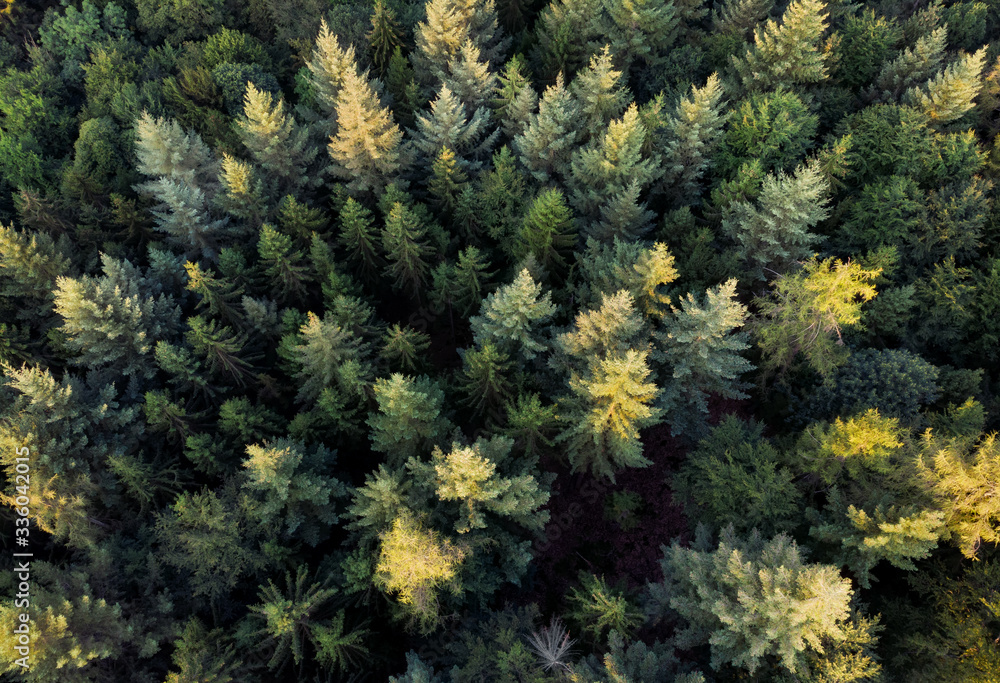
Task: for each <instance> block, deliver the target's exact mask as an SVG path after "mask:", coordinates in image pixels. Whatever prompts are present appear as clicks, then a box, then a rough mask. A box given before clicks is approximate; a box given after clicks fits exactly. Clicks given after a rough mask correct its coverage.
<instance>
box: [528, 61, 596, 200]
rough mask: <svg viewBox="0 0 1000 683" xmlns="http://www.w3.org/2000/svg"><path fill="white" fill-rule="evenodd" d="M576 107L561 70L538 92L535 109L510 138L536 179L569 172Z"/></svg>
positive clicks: (575, 136)
mask: <svg viewBox="0 0 1000 683" xmlns="http://www.w3.org/2000/svg"><path fill="white" fill-rule="evenodd" d="M579 126H580V108H579V105H578V104H577V102H576V100H575V99H574V98H573V96H572V94H570V92H569V91H568V90H567V89H566V87H565V85H564V83H563V77H562V74H559V76H558V77H557V78H556V82H555V84H553V85H551V86H549V87H548V88H546V89H545V92H544V93H542V99H541V101H540V102H539V103H538V113H536V114H532V115H531V117H530V118H529V119H528V122H527V125H526V126H525V127H524V132H523V133H521V134H520V135H518V136H516V137H515V138H514V149H515V150H517V153H518V156H519V157H520V159H521V163H522V164H524V167H525V168H526V169H528V171H529V172H530V173H531V175H532V176H534V178H535V179H536V180H537V181H538V182H540V183H548V182H550V181H552V180H555V179H556V177H559V176H561V177H565V176H566V175H568V174H569V170H570V159H571V156H572V154H573V151H574V149H575V146H576V143H577V140H578V139H579V135H580V131H579Z"/></svg>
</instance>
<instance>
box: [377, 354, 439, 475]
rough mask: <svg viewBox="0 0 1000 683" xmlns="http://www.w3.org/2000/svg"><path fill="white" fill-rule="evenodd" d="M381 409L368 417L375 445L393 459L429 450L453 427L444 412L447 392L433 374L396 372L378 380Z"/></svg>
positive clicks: (395, 460) (378, 397)
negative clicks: (416, 375)
mask: <svg viewBox="0 0 1000 683" xmlns="http://www.w3.org/2000/svg"><path fill="white" fill-rule="evenodd" d="M375 401H376V402H377V403H378V407H379V410H378V412H376V413H372V414H371V416H370V417H369V418H368V426H369V427H371V429H372V431H371V441H372V448H373V449H374V450H376V451H379V452H382V453H386V454H387V455H388V456H389V458H390V461H391V462H394V463H402V462H403V461H404V460H406V459H407V458H409V457H410V456H414V455H419V454H420V453H421V452H425V451H427V450H430V447H431V446H432V445H434V444H436V443H438V442H439V441H441V439H442V438H443V437H445V435H446V434H447V432H448V431H449V429H450V426H451V425H450V423H449V421H448V420H447V418H445V417H444V416H442V415H441V410H442V407H443V403H444V392H442V391H441V389H440V387H438V386H437V384H435V383H434V382H432V381H431V380H430V378H428V377H426V376H421V377H417V378H413V377H409V376H404V375H401V374H398V373H397V374H393V375H392V376H391V377H390V378H389V379H378V380H376V381H375Z"/></svg>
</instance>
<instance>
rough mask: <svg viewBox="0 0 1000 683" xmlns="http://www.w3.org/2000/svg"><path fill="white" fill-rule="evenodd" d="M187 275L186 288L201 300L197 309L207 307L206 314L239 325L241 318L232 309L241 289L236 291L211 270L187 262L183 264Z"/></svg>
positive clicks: (234, 309)
mask: <svg viewBox="0 0 1000 683" xmlns="http://www.w3.org/2000/svg"><path fill="white" fill-rule="evenodd" d="M184 272H185V273H187V278H188V282H187V288H188V289H189V290H190V291H192V292H195V293H196V294H197V295H198V296H199V297H201V300H200V301H199V302H198V307H199V308H201V307H207V308H208V312H209V313H210V314H212V315H213V316H218V317H220V318H222V319H223V320H225V321H226V322H228V323H237V324H238V323H240V322H241V321H242V316H241V315H240V314H239V313H238V312H237V310H236V308H235V307H234V305H233V304H234V300H235V299H236V297H238V296H240V295H241V294H243V289H242V288H239V289H236V288H235V287H234V286H233V284H232V283H230V282H226V281H225V280H220V279H219V278H217V277H216V276H215V272H214V271H212V270H211V269H207V270H202V269H201V265H199V264H197V263H191V262H190V261H188V262H187V263H185V264H184Z"/></svg>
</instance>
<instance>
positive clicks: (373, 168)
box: [328, 69, 403, 195]
mask: <svg viewBox="0 0 1000 683" xmlns="http://www.w3.org/2000/svg"><path fill="white" fill-rule="evenodd" d="M336 114H337V133H336V135H334V136H333V137H332V138H330V144H329V146H328V148H329V152H330V158H331V159H333V165H332V167H331V172H332V173H333V175H334V176H336V177H338V178H343V179H344V180H346V181H347V183H346V187H347V190H348V191H349V192H351V193H353V194H370V195H371V194H373V195H379V194H381V192H382V189H383V188H384V187H385V185H386V183H387V182H388V181H389V177H390V176H393V175H395V174H396V173H397V172H398V171H399V170H400V169H401V167H402V165H403V160H402V158H401V155H400V142H401V141H402V138H403V133H402V131H401V130H400V129H399V126H397V125H396V124H395V123H393V121H392V115H391V114H390V113H389V110H388V108H386V107H383V106H382V105H381V103H380V102H379V99H378V97H377V95H376V94H375V90H374V89H373V88H372V85H371V83H369V81H368V78H367V77H366V76H364V75H361V74H358V72H357V71H356V70H354V69H348V70H347V71H346V72H345V73H344V75H343V78H342V84H341V86H340V89H339V91H338V92H337V105H336Z"/></svg>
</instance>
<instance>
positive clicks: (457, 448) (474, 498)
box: [407, 436, 549, 534]
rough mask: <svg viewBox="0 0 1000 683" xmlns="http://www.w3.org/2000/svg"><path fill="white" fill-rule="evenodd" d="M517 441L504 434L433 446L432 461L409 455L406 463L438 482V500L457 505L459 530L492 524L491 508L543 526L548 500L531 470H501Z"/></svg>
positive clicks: (531, 526)
mask: <svg viewBox="0 0 1000 683" xmlns="http://www.w3.org/2000/svg"><path fill="white" fill-rule="evenodd" d="M513 444H514V441H513V439H510V438H508V437H505V436H494V437H492V438H491V439H489V440H485V439H477V440H476V442H475V443H474V444H473V445H471V446H463V445H462V444H459V443H452V444H451V450H450V451H448V452H447V453H446V452H445V451H443V450H442V449H440V448H435V449H434V452H433V454H432V455H431V461H430V462H429V463H426V464H424V463H417V462H415V461H410V463H408V465H407V467H408V468H409V469H410V470H411V471H412V472H413V473H414V475H415V476H416V477H417V478H418V480H419V479H423V480H425V481H427V482H428V483H429V484H430V485H431V486H432V487H433V488H434V491H435V494H436V495H437V498H438V500H441V501H443V502H445V503H449V502H454V504H455V505H456V506H457V507H458V510H456V513H457V514H456V517H457V521H456V522H455V527H454V528H455V531H456V532H457V533H459V534H465V533H468V532H470V531H471V530H473V529H486V528H488V525H487V519H488V516H487V513H490V514H491V515H495V516H497V517H505V518H508V519H510V520H511V521H512V522H514V523H516V524H519V525H521V526H523V527H525V528H527V529H532V530H541V529H542V527H544V525H545V522H546V521H548V513H547V512H544V511H540V510H539V508H541V507H542V506H543V505H545V503H546V502H547V501H548V499H549V494H548V491H545V490H543V489H541V488H540V487H539V482H538V481H537V480H536V478H535V477H534V476H532V475H531V474H522V475H519V476H515V477H504V476H500V472H498V471H497V467H498V465H499V464H501V463H503V462H504V461H505V460H506V459H507V458H508V456H509V454H510V450H511V447H512V446H513ZM449 507H450V506H449Z"/></svg>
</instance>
